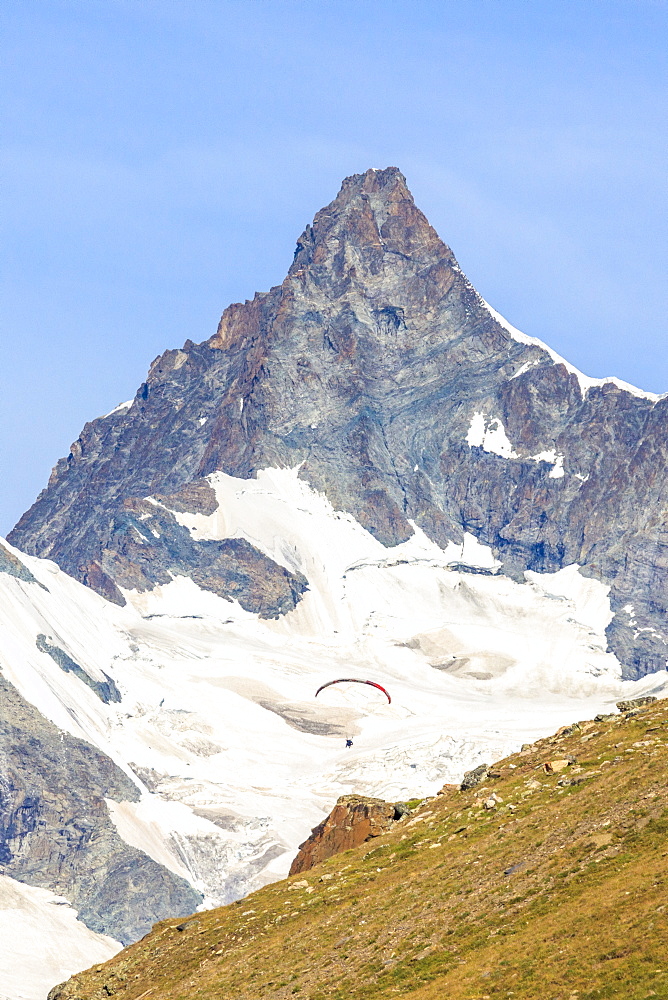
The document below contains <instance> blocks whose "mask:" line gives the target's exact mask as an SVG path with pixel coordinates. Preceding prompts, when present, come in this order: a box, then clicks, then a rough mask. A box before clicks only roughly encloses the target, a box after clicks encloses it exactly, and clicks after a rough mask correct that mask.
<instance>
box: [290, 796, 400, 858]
mask: <svg viewBox="0 0 668 1000" xmlns="http://www.w3.org/2000/svg"><path fill="white" fill-rule="evenodd" d="M401 815H402V810H401V809H400V808H397V806H396V805H395V804H394V803H392V802H385V801H383V799H374V798H368V797H367V796H364V795H342V796H341V797H340V798H339V799H338V801H337V803H336V805H335V806H334V808H333V809H332V811H331V813H330V814H329V816H328V817H327V818H326V819H324V820H323V821H322V823H319V824H318V826H316V827H314V828H313V830H312V831H311V835H310V837H308V839H307V840H305V841H304V843H303V844H300V845H299V854H298V855H297V857H296V858H295V860H294V861H293V862H292V865H291V867H290V875H298V874H299V873H300V872H306V871H308V870H309V868H313V866H314V865H318V864H320V862H321V861H326V860H327V858H331V857H332V856H333V855H334V854H340V853H341V851H347V850H349V849H350V848H351V847H358V846H359V845H360V844H363V843H365V841H367V840H371V838H372V837H379V836H380V835H381V834H382V833H386V832H387V831H388V830H389V829H390V828H391V827H392V824H393V823H394V822H395V820H397V819H399V818H400V816H401Z"/></svg>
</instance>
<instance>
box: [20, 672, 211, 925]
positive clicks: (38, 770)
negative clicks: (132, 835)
mask: <svg viewBox="0 0 668 1000" xmlns="http://www.w3.org/2000/svg"><path fill="white" fill-rule="evenodd" d="M0 705H1V706H2V712H0V764H1V765H2V766H1V767H0V874H3V875H10V876H11V877H12V878H15V879H18V880H19V881H20V882H26V883H27V884H28V885H34V886H40V887H42V888H48V889H51V890H52V891H53V892H56V893H58V894H59V895H62V896H65V897H66V898H67V899H69V901H70V902H71V903H72V905H73V906H74V907H75V908H76V909H77V910H78V911H79V919H80V920H82V921H83V922H84V923H85V924H86V925H87V926H88V927H90V928H91V930H94V931H97V932H99V933H101V934H108V935H110V936H111V937H113V938H116V940H117V941H120V942H121V943H123V944H129V943H131V942H132V941H136V940H137V938H140V937H141V936H142V935H143V934H146V933H147V932H148V931H149V930H150V929H151V927H152V925H153V924H154V923H155V922H156V921H157V920H162V919H164V918H165V917H168V916H174V914H175V913H190V912H192V910H194V909H195V908H196V907H197V905H198V904H199V903H200V901H201V899H202V897H201V894H200V893H199V892H197V891H196V890H195V889H193V888H191V886H190V885H188V883H187V882H186V881H185V880H184V879H182V878H179V876H178V875H174V874H173V873H172V872H170V871H168V870H167V869H166V868H163V867H162V866H161V865H159V864H158V863H157V862H155V861H154V860H153V859H152V858H150V857H148V855H146V854H144V853H143V852H142V851H140V850H138V849H137V848H135V847H130V846H129V844H126V843H125V841H123V840H121V838H120V837H119V835H118V833H117V832H116V828H115V827H114V825H113V823H112V821H111V819H110V817H109V814H108V811H107V805H106V802H105V798H109V799H113V800H115V801H136V800H137V799H138V798H139V791H138V789H137V787H136V785H134V784H133V782H132V781H131V780H130V778H128V777H127V775H126V774H124V773H123V771H121V769H120V768H119V767H118V766H117V765H116V764H114V762H113V761H112V760H110V759H109V758H108V757H106V756H105V755H104V754H103V753H100V752H99V751H98V750H96V749H95V748H94V747H92V746H90V745H89V744H88V743H84V742H83V740H78V739H75V738H74V737H73V736H69V735H68V734H66V733H62V732H59V730H58V729H57V727H56V726H54V725H53V723H51V722H49V721H48V720H47V719H45V718H44V717H43V716H42V715H40V713H39V712H38V711H37V710H36V709H35V708H34V707H33V706H32V705H29V704H28V703H27V702H25V701H24V700H23V699H22V698H21V697H20V695H19V694H18V692H17V691H16V690H15V688H13V687H12V685H11V684H9V683H8V682H7V681H5V680H4V679H3V678H2V677H0Z"/></svg>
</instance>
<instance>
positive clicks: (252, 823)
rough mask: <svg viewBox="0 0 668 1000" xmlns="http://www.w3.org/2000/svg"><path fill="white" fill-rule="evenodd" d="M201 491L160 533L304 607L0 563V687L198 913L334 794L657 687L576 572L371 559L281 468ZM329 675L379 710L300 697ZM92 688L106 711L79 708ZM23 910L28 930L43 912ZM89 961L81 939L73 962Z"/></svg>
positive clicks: (458, 770)
mask: <svg viewBox="0 0 668 1000" xmlns="http://www.w3.org/2000/svg"><path fill="white" fill-rule="evenodd" d="M208 482H209V484H210V485H211V487H212V488H213V489H214V490H215V495H216V500H217V503H218V507H217V509H216V510H215V512H214V513H212V514H209V515H205V514H187V513H183V512H178V511H175V512H174V514H175V516H176V518H177V519H178V520H179V522H180V523H181V524H182V525H184V526H185V527H186V528H187V529H188V531H189V532H190V533H191V534H192V535H193V536H194V537H197V538H200V539H201V538H209V539H222V538H245V539H247V540H248V541H249V542H250V543H252V545H253V546H255V547H256V548H257V549H258V550H259V551H260V552H262V553H264V554H265V555H266V556H268V557H269V558H271V559H272V560H274V561H275V562H276V563H278V564H279V565H281V566H284V567H285V568H286V569H287V570H289V571H290V572H298V573H301V574H303V576H304V577H305V578H306V579H307V580H308V584H309V589H308V590H307V591H306V593H305V595H304V597H303V598H302V600H301V601H300V602H299V604H298V605H297V607H296V608H295V609H294V610H293V611H292V612H290V613H289V614H287V615H284V616H282V617H280V618H277V619H262V618H260V617H259V616H258V615H256V614H253V613H251V612H249V611H245V610H243V609H242V608H241V607H240V606H239V605H238V604H237V603H236V602H233V601H231V600H225V599H223V598H221V597H218V596H216V595H215V594H212V593H211V592H209V591H204V590H201V589H200V588H199V587H197V586H196V584H195V583H194V582H193V581H192V580H191V579H189V578H185V577H182V578H175V579H173V580H172V581H171V582H169V583H168V584H165V585H163V586H159V587H156V588H154V589H153V590H151V591H146V592H143V593H138V592H126V593H125V597H126V598H127V600H128V603H127V604H126V606H125V607H118V606H117V605H115V604H111V603H110V602H108V601H106V600H105V599H104V598H102V597H100V596H99V595H98V594H96V593H95V592H93V591H92V590H90V589H88V588H86V587H84V586H82V585H81V584H80V583H78V582H77V581H75V580H73V579H72V578H71V577H69V576H67V575H66V574H64V573H63V572H62V571H61V570H60V569H58V567H57V566H56V565H55V564H54V563H52V562H49V561H48V560H42V559H37V558H34V557H29V556H25V555H23V554H22V553H20V552H19V551H18V550H16V549H12V548H11V547H10V546H7V549H6V551H7V552H8V553H9V556H8V559H9V560H10V562H9V563H7V564H8V565H11V566H14V570H13V571H12V572H0V629H1V630H2V636H3V641H2V643H0V668H1V671H2V675H3V677H4V678H5V679H6V680H7V681H9V682H10V683H11V684H12V685H13V686H14V687H15V688H16V689H17V690H18V692H19V693H20V694H21V696H22V697H23V698H24V699H25V700H26V701H27V702H29V703H30V704H31V705H33V706H35V708H36V709H37V710H38V711H39V712H40V713H41V714H42V715H43V716H44V717H45V718H46V719H48V720H50V721H51V722H52V723H53V724H54V725H55V726H57V727H58V729H59V730H60V731H61V732H62V733H63V734H69V736H71V737H73V738H77V739H80V740H84V741H86V742H87V743H88V744H91V745H92V746H94V747H96V748H97V749H98V750H99V751H101V752H102V753H103V754H105V755H107V756H108V757H109V758H110V759H111V760H112V761H113V762H114V763H115V764H116V765H117V766H118V767H119V768H120V769H121V770H122V772H124V774H125V775H127V776H128V777H129V778H130V779H131V780H132V782H133V783H134V786H135V787H136V789H137V792H138V797H137V801H127V800H125V801H122V800H121V801H119V797H118V796H116V798H115V799H114V800H112V799H109V800H108V809H109V813H110V815H111V817H112V819H113V822H114V824H115V826H116V829H117V831H118V833H119V834H120V836H121V838H123V840H124V841H125V842H127V843H128V844H131V845H133V846H134V847H136V848H139V849H140V850H141V851H143V852H145V853H146V854H148V855H149V856H150V857H151V858H152V859H154V861H155V862H157V863H158V864H159V865H162V866H164V868H166V869H168V870H169V871H170V872H172V873H174V874H175V875H178V876H182V877H183V878H185V879H187V881H188V882H189V883H190V884H191V885H193V886H194V887H195V888H197V889H198V890H200V891H201V892H202V893H203V895H204V898H205V901H204V904H203V905H205V906H206V905H213V904H216V903H221V902H226V901H229V900H232V899H234V898H237V897H239V896H241V895H243V894H244V893H246V892H248V891H250V890H252V889H253V888H256V887H258V886H260V885H262V884H263V883H265V882H267V881H269V880H272V879H276V878H278V877H281V876H282V875H284V874H285V873H286V872H287V870H288V867H289V865H290V862H291V860H292V858H293V856H294V854H295V852H296V849H297V846H298V844H299V842H300V841H301V840H302V839H304V837H305V836H306V834H307V833H308V831H309V829H310V827H311V826H312V825H314V824H315V823H316V822H318V821H319V820H320V819H321V818H322V816H323V815H324V814H325V813H326V812H327V811H329V809H330V808H331V805H332V802H333V801H334V800H335V799H336V797H337V796H338V795H340V794H343V793H346V792H362V793H367V794H373V795H379V796H383V797H385V798H388V799H393V800H400V799H402V798H407V797H412V796H416V795H418V796H423V795H428V794H433V793H435V792H436V791H437V789H438V788H439V787H440V785H441V784H442V783H443V782H444V781H448V780H457V779H458V778H459V777H460V776H461V774H462V772H463V771H464V770H465V769H466V768H469V767H471V766H474V765H476V764H477V763H479V762H480V761H482V760H486V761H491V760H494V759H495V758H498V757H499V756H501V755H503V754H504V753H506V752H507V751H509V750H510V749H512V748H517V746H518V745H519V744H521V743H522V742H525V741H527V740H531V739H533V738H535V737H537V736H538V735H539V734H544V733H546V732H548V731H552V730H554V729H555V728H557V727H558V726H559V725H561V724H563V723H566V722H569V721H573V720H575V719H576V718H583V717H588V716H591V715H592V714H593V713H595V712H598V711H601V710H606V709H610V707H611V705H612V704H613V702H614V701H615V700H616V699H617V698H619V697H620V696H622V695H623V696H627V695H635V694H639V693H644V692H646V691H650V690H651V691H654V692H656V691H660V690H663V686H664V685H666V682H667V676H666V673H665V672H661V673H659V674H654V675H652V676H648V677H646V678H644V679H643V680H642V681H638V682H622V681H621V679H620V678H621V669H620V666H619V663H618V662H617V660H616V658H615V657H614V655H612V654H611V653H609V652H607V651H606V640H605V628H606V626H607V624H608V622H609V620H610V617H611V612H610V606H609V601H608V592H607V588H606V587H605V586H604V585H603V584H601V583H599V582H597V581H595V580H592V579H587V578H585V577H583V576H582V575H581V574H580V573H579V571H578V567H577V566H570V567H567V568H565V569H563V570H561V571H559V572H558V573H553V574H538V573H527V574H526V582H524V583H517V582H514V581H512V580H511V579H509V578H508V577H505V576H502V575H499V574H498V573H497V568H498V567H497V564H496V562H495V560H494V558H493V556H492V554H491V552H490V550H489V549H487V548H486V547H485V546H482V545H481V544H480V543H478V542H477V541H476V540H475V539H474V538H473V537H472V536H466V537H465V541H464V543H463V545H459V546H458V545H454V544H452V545H451V546H450V547H448V548H447V549H446V550H443V549H441V548H439V547H438V546H437V545H435V544H434V543H433V542H431V541H429V539H427V537H426V536H425V535H424V534H423V533H422V532H421V531H420V530H419V529H418V528H417V527H416V529H415V533H414V534H413V535H412V536H411V538H410V539H409V540H408V541H406V542H404V543H403V544H400V545H397V546H395V547H393V548H386V547H384V546H383V545H382V544H381V543H380V542H379V541H377V540H376V539H375V538H374V537H373V536H372V535H371V534H369V533H368V532H367V531H366V530H365V529H364V528H362V527H361V526H360V525H359V524H358V523H357V522H356V521H355V520H354V519H353V517H352V516H351V515H349V514H346V513H341V512H337V511H335V510H334V509H333V508H332V506H331V504H330V502H329V501H328V500H327V499H326V498H325V497H324V496H323V495H321V494H319V493H317V492H316V491H314V490H313V489H312V488H311V487H309V486H308V485H307V484H306V483H305V482H304V481H303V480H300V479H299V478H298V470H297V469H294V470H290V469H267V470H265V471H262V472H260V473H259V474H258V476H257V478H256V479H248V480H244V479H236V478H234V477H231V476H228V475H225V474H224V473H220V472H218V473H214V474H212V475H211V476H209V477H208ZM163 502H164V501H163ZM155 503H160V501H157V500H156V501H155ZM11 560H13V561H11ZM17 563H18V564H19V565H20V566H21V567H24V571H17V570H16V565H17ZM54 650H60V653H58V654H57V655H56V654H54ZM63 654H64V655H63ZM63 663H64V664H65V665H66V666H65V667H63ZM71 664H74V665H75V666H78V668H79V672H77V671H76V670H75V669H73V668H72V666H71ZM68 665H69V666H68ZM84 674H85V675H87V677H88V678H89V679H90V681H92V686H91V684H90V683H84V680H85V678H84V676H83V675H84ZM341 676H344V677H351V676H353V677H354V676H357V677H363V678H369V679H372V680H375V681H378V682H379V683H381V684H383V685H384V686H385V687H387V688H388V690H390V692H391V694H392V703H391V704H388V703H387V701H386V700H385V699H384V698H383V697H382V696H380V695H379V693H378V692H377V691H375V690H374V689H372V688H367V687H363V686H361V685H348V686H345V685H339V686H337V687H334V688H328V689H327V690H326V691H323V692H322V693H321V695H320V696H319V697H318V698H317V700H316V699H315V698H314V695H315V691H316V689H317V688H318V687H319V685H320V684H322V683H324V682H325V681H327V680H331V679H334V678H336V677H341ZM96 684H97V685H98V687H97V689H96V686H95V685H96ZM105 684H106V685H108V686H109V685H113V686H115V687H113V690H116V689H117V692H118V694H119V695H120V700H118V701H115V700H113V698H107V699H106V700H105V699H104V698H102V697H101V696H100V691H101V690H110V689H112V688H109V687H108V688H101V687H100V686H99V685H105ZM346 738H352V739H353V741H354V746H353V748H352V749H346V748H345V740H346ZM0 769H1V766H0ZM10 874H11V872H10ZM30 898H31V906H33V907H37V908H38V909H39V907H40V906H41V907H42V912H43V914H44V917H43V919H44V920H45V921H47V923H48V921H49V919H51V918H50V917H49V916H48V914H50V913H52V910H53V904H52V902H49V901H48V900H47V901H46V902H44V903H43V905H42V904H41V903H40V902H39V900H36V897H35V900H36V901H35V900H33V899H32V897H30ZM50 908H51V909H50ZM40 919H42V918H40ZM68 933H69V932H68ZM98 946H99V950H96V949H98ZM109 947H110V945H109V941H108V940H100V941H99V944H98V942H96V940H95V939H94V938H93V937H92V935H91V936H89V937H86V944H85V948H83V945H82V948H83V951H82V959H81V961H82V963H85V962H91V961H93V960H96V959H102V958H104V957H105V956H106V955H108V954H109ZM14 975H15V974H14V972H11V971H10V972H9V973H7V975H6V977H5V979H4V980H3V979H2V976H0V995H2V994H3V993H4V994H6V995H7V996H9V997H12V1000H14V998H18V997H20V996H21V997H23V996H25V997H26V998H30V1000H33V998H34V1000H37V998H38V997H40V996H43V993H40V992H39V989H41V987H39V988H37V987H36V986H35V987H34V988H33V986H27V987H26V991H24V993H23V994H21V993H18V992H16V989H15V985H12V984H15V982H16V980H15V978H14V979H12V976H14ZM37 981H38V980H37V979H35V982H37ZM12 990H14V992H12ZM31 990H32V992H31Z"/></svg>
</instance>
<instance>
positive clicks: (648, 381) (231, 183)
mask: <svg viewBox="0 0 668 1000" xmlns="http://www.w3.org/2000/svg"><path fill="white" fill-rule="evenodd" d="M667 29H668V7H667V5H666V3H665V2H660V0H656V2H655V0H627V2H615V0H607V2H599V0H575V2H573V0H521V2H515V0H435V2H431V0H410V2H405V0H382V2H381V0H379V2H376V0H355V2H350V0H329V2H327V0H302V2H299V0H243V2H230V0H188V2H185V0H78V2H76V0H65V2H60V0H30V2H29V3H26V2H25V0H13V2H12V0H5V2H4V4H3V11H2V36H3V49H4V63H5V65H4V69H3V82H2V84H1V86H2V115H3V129H2V132H3V137H4V138H3V144H2V154H1V164H2V175H1V180H2V191H3V201H4V206H3V212H4V217H5V227H4V240H5V248H4V253H3V257H4V264H3V269H2V302H3V305H2V347H3V363H2V365H1V366H0V378H1V383H0V428H1V430H0V432H1V434H2V440H1V446H0V456H1V458H2V463H3V481H4V482H3V489H2V491H1V492H0V532H2V533H6V532H7V531H8V530H9V528H10V527H11V525H12V524H13V523H14V522H15V520H16V519H17V517H18V516H19V515H20V514H21V513H22V511H23V510H24V509H25V508H26V507H28V506H29V505H30V503H32V501H33V499H34V498H35V496H36V494H37V493H38V492H39V490H40V489H41V488H42V487H43V486H44V485H45V483H46V480H47V478H48V474H49V471H50V469H51V466H52V465H53V464H54V463H55V461H56V460H57V459H58V458H59V457H60V456H61V455H64V454H66V453H67V451H68V448H69V445H70V442H71V441H72V440H74V439H75V438H76V437H77V435H78V433H79V431H80V429H81V427H82V426H83V424H84V422H85V421H86V420H87V419H91V418H93V417H95V416H97V415H99V414H101V413H104V412H106V411H108V410H109V409H111V408H112V407H113V406H114V405H115V404H116V403H118V402H120V401H121V400H124V399H127V398H130V397H131V396H133V395H134V392H135V389H136V387H137V386H138V385H139V383H140V382H142V381H143V378H144V374H145V371H146V368H147V367H148V365H149V363H150V362H151V360H152V359H153V358H154V357H155V356H156V355H158V354H159V353H161V352H162V351H163V350H165V349H166V348H168V347H176V346H179V345H181V344H182V343H183V341H184V340H186V339H187V338H191V339H193V340H195V341H200V340H204V339H205V338H207V337H209V336H210V335H211V334H212V333H213V332H214V331H215V328H216V324H217V322H218V318H219V316H220V313H221V312H222V310H223V309H224V307H225V306H226V305H227V304H228V303H229V302H231V301H237V300H240V299H245V298H250V297H252V295H253V293H254V292H255V291H256V290H264V289H266V288H268V287H270V286H271V285H274V284H277V283H279V282H280V281H281V280H282V279H283V277H284V274H285V271H286V270H287V268H288V266H289V264H290V261H291V259H292V253H293V250H294V244H295V240H296V239H297V237H298V236H299V234H300V232H301V231H302V229H303V227H304V225H305V223H306V222H308V221H310V219H311V218H312V216H313V215H314V213H315V212H316V211H317V209H319V208H320V207H321V206H322V205H324V204H326V203H327V202H328V201H330V200H331V199H332V198H333V197H334V195H335V194H336V192H337V190H338V188H339V185H340V182H341V179H342V178H343V177H344V176H346V175H347V174H350V173H354V172H359V171H362V170H365V169H366V168H367V167H370V166H374V167H382V166H388V165H396V166H399V167H400V168H401V169H402V170H403V172H404V173H405V174H406V176H407V179H408V183H409V186H410V188H411V190H412V191H413V194H414V196H415V198H416V201H417V203H418V205H419V206H420V207H421V208H422V209H423V211H425V212H426V214H427V216H428V218H429V219H430V221H431V222H432V224H433V225H434V226H435V227H436V229H437V230H438V231H439V233H440V235H441V236H442V237H443V239H444V240H445V241H446V242H447V243H449V244H450V245H451V246H452V248H453V250H454V251H455V254H456V255H457V257H458V258H459V261H460V263H461V265H462V267H463V268H464V270H465V271H466V273H467V274H468V276H469V277H470V279H471V280H472V281H473V283H474V285H475V286H476V287H477V288H478V290H479V291H480V292H481V294H482V295H484V297H485V298H486V299H487V300H488V301H489V302H491V303H492V305H494V307H495V308H496V309H498V310H499V311H500V312H502V313H503V314H504V315H505V316H506V317H507V318H508V319H509V320H510V321H511V322H513V323H514V324H515V325H516V326H518V327H519V328H520V329H523V330H524V331H525V332H527V333H530V334H532V335H534V336H538V337H541V338H542V339H543V340H545V341H547V342H548V343H549V344H550V345H551V346H552V347H554V348H555V349H556V350H558V351H559V352H560V353H562V354H563V355H565V356H566V357H567V358H568V359H569V360H570V361H572V362H573V363H574V364H577V365H578V366H579V367H580V368H582V369H583V370H584V371H585V372H586V373H587V374H590V375H595V376H602V375H608V374H615V375H618V376H619V377H621V378H624V379H626V380H627V381H630V382H633V383H635V384H637V385H640V386H641V387H643V388H645V389H650V390H653V391H656V392H665V391H668V352H667V351H666V350H665V344H666V328H665V327H666V323H665V315H666V225H667V224H666V219H667V218H668V212H667V211H666V175H667V170H666V156H665V151H666V128H665V123H666V120H667V115H666V54H665V39H666V36H667Z"/></svg>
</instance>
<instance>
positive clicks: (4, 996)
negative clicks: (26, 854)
mask: <svg viewBox="0 0 668 1000" xmlns="http://www.w3.org/2000/svg"><path fill="white" fill-rule="evenodd" d="M0 938H1V939H2V948H0V1000H35V998H38V997H39V998H42V997H45V996H46V995H47V993H48V991H49V990H50V989H51V987H52V986H53V985H54V983H58V982H62V981H63V980H65V979H67V978H68V977H69V976H71V975H73V974H74V973H75V972H79V971H80V970H81V969H85V968H87V967H88V966H90V965H93V963H94V962H105V961H106V960H107V959H109V958H111V957H112V955H115V954H116V952H117V951H118V950H119V948H120V945H119V944H118V942H116V941H112V939H111V938H108V937H104V935H102V934H95V933H93V931H90V930H88V928H87V927H86V926H85V925H84V924H82V923H81V922H80V921H78V920H77V919H76V912H75V911H74V910H73V909H72V907H71V906H70V905H69V904H68V902H67V900H66V899H64V898H63V897H62V896H56V895H54V893H52V892H49V891H48V889H36V888H34V887H32V886H28V885H25V884H24V883H23V882H17V881H16V880H15V879H11V878H7V877H6V876H5V875H0Z"/></svg>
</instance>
